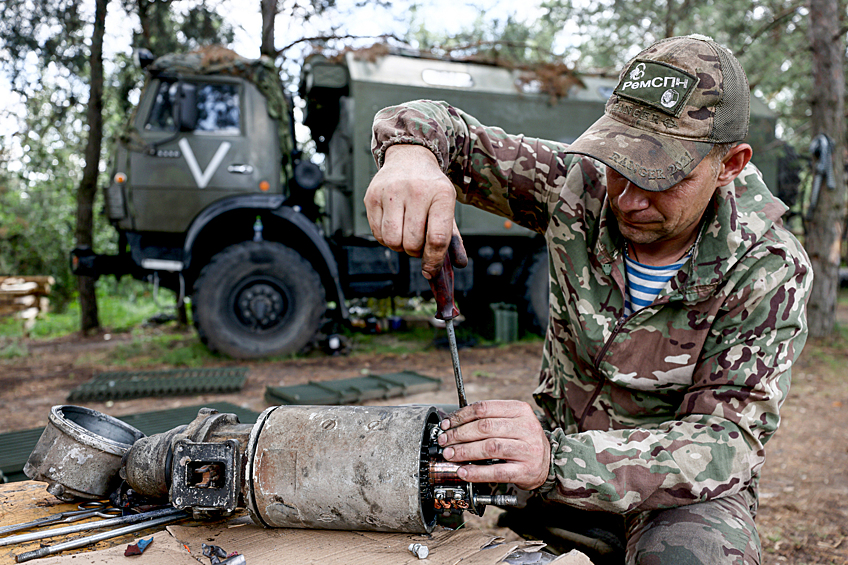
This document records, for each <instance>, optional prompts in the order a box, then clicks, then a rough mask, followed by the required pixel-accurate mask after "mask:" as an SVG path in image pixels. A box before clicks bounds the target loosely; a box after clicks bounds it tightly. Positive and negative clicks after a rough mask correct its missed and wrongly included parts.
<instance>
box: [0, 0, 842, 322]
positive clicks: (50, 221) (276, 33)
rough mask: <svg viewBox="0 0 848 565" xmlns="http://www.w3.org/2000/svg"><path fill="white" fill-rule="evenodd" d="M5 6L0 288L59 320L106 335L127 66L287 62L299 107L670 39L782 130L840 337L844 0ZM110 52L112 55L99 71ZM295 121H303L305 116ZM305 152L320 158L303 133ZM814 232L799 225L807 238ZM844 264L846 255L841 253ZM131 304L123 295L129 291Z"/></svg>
mask: <svg viewBox="0 0 848 565" xmlns="http://www.w3.org/2000/svg"><path fill="white" fill-rule="evenodd" d="M516 4H519V3H514V2H506V1H503V2H492V1H490V2H483V1H477V2H475V1H473V0H472V1H468V2H464V3H456V2H453V3H449V2H443V1H441V0H439V1H433V2H426V3H418V2H414V1H413V2H409V1H406V0H254V5H253V7H252V8H251V7H250V5H248V7H247V8H245V5H244V3H242V2H236V0H86V1H82V2H78V1H75V0H2V1H0V6H2V13H3V18H2V21H0V89H2V90H4V91H5V93H4V94H3V95H2V99H3V101H4V102H3V104H2V107H0V273H3V274H14V275H51V276H53V277H54V278H55V279H56V281H57V284H56V285H55V287H54V289H53V295H52V298H53V301H54V305H55V306H56V307H58V308H59V309H61V308H63V307H64V306H65V305H67V304H68V303H69V302H70V301H72V300H74V299H75V298H78V299H79V301H80V304H81V309H80V310H81V329H83V330H84V331H85V330H91V329H96V328H97V327H98V325H99V322H98V318H97V309H96V299H95V288H96V284H105V283H104V282H103V281H100V282H99V283H96V282H95V281H94V280H91V279H87V278H85V277H81V278H79V279H78V280H75V279H74V277H73V276H72V275H71V273H70V269H69V266H68V252H69V251H70V250H71V249H72V248H73V247H75V246H76V245H90V246H92V247H93V248H94V249H95V250H96V251H97V252H100V253H103V252H114V251H115V244H116V238H115V235H114V231H113V230H112V228H111V227H110V226H108V225H107V223H106V222H105V219H104V218H103V216H102V214H100V213H99V211H101V210H102V207H103V205H102V191H100V190H98V188H99V187H103V186H105V185H106V183H107V182H108V174H109V172H108V171H109V166H108V162H109V154H110V151H111V146H112V142H111V140H112V139H114V137H115V134H116V133H117V132H118V131H119V129H120V128H121V126H122V124H123V123H124V121H125V120H126V117H127V116H128V115H129V114H130V113H131V111H132V108H133V105H134V103H135V102H136V101H137V99H138V95H139V88H140V86H141V84H142V81H143V74H142V71H141V70H140V69H139V68H138V66H136V65H135V64H134V63H133V61H132V53H133V50H135V49H138V48H147V49H149V50H150V51H152V52H153V53H154V54H157V55H161V54H164V53H169V52H176V51H186V50H190V49H193V48H196V47H199V46H203V45H209V44H223V45H226V46H229V47H232V48H234V49H235V50H236V51H237V52H238V53H239V54H240V55H243V56H246V57H254V58H255V57H258V56H259V54H260V53H263V54H266V55H270V56H272V57H273V58H275V59H276V61H277V63H278V65H279V66H280V68H281V73H282V78H283V81H284V83H285V84H287V85H288V87H289V89H290V91H291V94H292V95H293V96H294V97H295V100H296V103H298V101H297V96H296V94H297V93H296V88H297V76H298V72H299V65H300V62H301V61H302V60H303V57H304V56H306V55H307V54H309V53H310V52H313V51H315V50H323V51H325V52H327V51H329V52H338V51H341V50H343V49H346V48H351V47H364V46H367V45H370V44H372V43H374V42H382V43H386V44H388V45H389V46H392V47H408V48H413V49H418V50H421V51H429V52H432V53H434V54H436V55H443V56H450V57H454V58H466V57H477V58H482V59H486V60H489V61H494V62H498V63H501V64H512V65H528V64H550V63H553V64H563V63H564V64H565V65H567V66H568V67H570V68H571V69H574V70H576V71H577V72H585V73H608V74H609V73H615V72H616V71H617V69H618V68H620V67H621V66H622V64H623V63H624V62H625V61H626V60H627V59H628V58H630V57H631V56H633V55H635V53H637V52H638V51H639V50H640V49H641V48H642V47H644V46H646V45H647V44H650V43H651V42H653V41H655V40H657V39H660V38H662V37H668V36H672V35H684V34H689V33H700V34H704V35H708V36H711V37H713V38H714V39H715V40H717V41H718V42H720V43H723V44H725V45H727V46H729V47H730V48H731V49H732V50H733V51H734V52H735V54H736V55H737V57H738V58H739V59H740V61H741V63H742V65H743V67H744V68H745V69H746V71H747V73H748V77H749V81H750V85H751V89H752V91H753V92H754V93H755V94H756V95H757V96H759V97H760V98H761V99H763V100H764V101H765V102H766V103H767V104H768V105H769V107H770V108H771V109H772V110H773V111H774V112H775V113H776V114H777V115H778V117H779V119H778V131H777V134H778V137H779V138H780V140H781V141H782V142H785V144H786V145H785V147H786V150H787V157H788V158H790V159H797V162H798V164H799V165H800V167H801V169H800V171H801V176H802V178H801V188H802V192H801V194H800V197H799V198H798V199H797V200H796V201H795V202H793V203H791V204H792V205H793V207H794V211H795V212H796V216H795V218H796V220H795V224H793V229H794V230H795V231H796V232H798V233H799V235H801V236H802V237H803V238H804V239H805V244H806V247H807V251H808V253H809V254H810V256H811V259H812V260H813V265H814V269H815V270H816V287H815V288H814V292H813V296H812V298H811V302H810V323H811V324H810V325H811V333H812V334H813V335H814V336H816V335H817V336H824V335H827V334H828V333H829V332H830V331H831V330H832V328H833V324H834V321H835V306H836V289H837V288H838V286H839V277H838V269H839V266H840V264H841V263H842V253H841V252H839V251H838V250H839V248H840V243H841V242H842V241H843V239H844V232H845V229H844V226H845V221H846V192H845V181H844V164H843V163H844V154H843V147H844V138H845V110H844V96H845V68H844V64H843V62H844V59H845V55H846V51H845V41H844V36H845V34H846V27H845V21H846V18H845V16H846V6H845V3H844V1H842V0H754V1H749V2H743V1H740V0H706V1H695V0H666V1H664V2H652V1H648V0H628V1H623V0H599V1H595V2H588V1H585V0H542V1H538V0H537V1H534V2H527V3H520V4H521V5H522V7H521V8H518V7H516ZM104 53H105V56H104ZM297 113H298V110H296V115H297ZM821 133H825V134H827V135H829V136H830V137H831V139H833V141H834V144H835V158H836V160H835V164H834V169H835V173H836V179H837V190H835V191H825V192H824V193H822V196H821V198H820V199H818V201H817V203H816V206H815V207H811V205H810V200H809V196H808V195H809V192H810V186H811V184H812V177H813V175H812V174H811V173H810V171H811V167H812V166H813V165H814V164H815V157H814V156H813V155H811V154H810V150H809V146H810V141H811V140H812V139H813V138H814V137H815V136H816V135H818V134H821ZM299 137H300V138H301V141H302V142H303V143H304V145H305V149H306V150H307V152H308V151H309V141H308V132H307V131H306V130H305V129H299ZM805 220H806V221H805ZM834 249H836V250H837V251H836V252H834ZM119 291H120V290H119Z"/></svg>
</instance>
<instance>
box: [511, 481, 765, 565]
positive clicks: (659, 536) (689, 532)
mask: <svg viewBox="0 0 848 565" xmlns="http://www.w3.org/2000/svg"><path fill="white" fill-rule="evenodd" d="M756 512H757V499H756V495H755V494H753V492H751V491H745V492H742V493H739V494H737V495H734V496H729V497H725V498H719V499H716V500H711V501H709V502H701V503H697V504H691V505H688V506H681V507H678V508H670V509H666V510H652V511H645V512H635V513H632V514H628V515H627V516H621V515H620V514H612V513H607V512H589V511H585V510H579V509H575V508H572V507H569V506H567V505H564V504H557V503H552V502H545V501H541V500H539V499H537V498H535V497H534V498H531V499H530V500H529V501H528V504H527V506H526V507H525V508H523V509H516V510H508V511H507V512H505V513H504V515H502V516H501V519H500V520H499V522H498V523H499V525H501V526H506V527H509V528H511V529H513V530H515V531H516V532H518V533H520V534H523V535H525V536H526V537H530V538H535V539H541V540H543V541H545V542H547V543H548V544H549V545H550V546H551V548H553V549H557V550H559V551H567V550H569V549H572V548H575V547H576V548H577V549H579V550H581V551H583V552H584V553H586V554H587V555H589V557H590V558H591V559H592V562H593V563H594V564H595V565H621V564H622V563H626V564H627V565H718V564H721V565H758V564H759V563H760V553H761V549H762V548H761V545H760V537H759V534H758V533H757V527H756V525H755V523H754V517H755V516H756ZM563 532H571V533H576V534H578V538H580V539H578V542H577V543H571V544H569V542H573V541H574V540H568V539H567V538H568V535H567V534H566V533H563ZM564 539H565V540H566V541H565V542H563V540H564ZM581 539H582V540H586V539H597V540H601V541H602V542H603V548H604V549H603V550H602V551H601V552H600V553H597V552H595V550H596V549H597V547H593V546H592V545H591V544H588V545H583V543H581Z"/></svg>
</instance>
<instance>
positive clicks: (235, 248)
mask: <svg viewBox="0 0 848 565" xmlns="http://www.w3.org/2000/svg"><path fill="white" fill-rule="evenodd" d="M192 309H193V314H194V320H195V325H196V326H197V331H198V334H199V335H200V338H201V340H202V341H203V342H204V343H205V344H206V345H207V346H208V347H209V348H210V349H212V350H213V351H219V352H221V353H224V354H226V355H229V356H230V357H234V358H238V359H250V358H258V357H268V356H271V355H287V354H290V353H296V352H297V351H299V350H300V349H302V348H303V347H304V346H305V345H306V344H307V343H309V341H310V340H311V339H312V338H313V337H314V336H315V334H316V332H317V331H318V329H319V327H320V324H321V319H322V315H323V313H324V311H325V310H326V301H325V296H324V287H323V286H322V285H321V278H320V277H319V276H318V273H316V272H315V269H313V268H312V265H311V264H310V263H309V262H308V261H306V260H305V259H304V258H303V257H301V256H300V254H298V253H297V252H296V251H294V250H293V249H291V248H289V247H286V246H285V245H282V244H280V243H275V242H270V241H261V242H252V241H250V242H245V243H239V244H236V245H232V246H230V247H227V248H226V249H224V250H223V251H221V252H220V253H218V254H217V255H215V256H214V257H212V260H211V261H210V262H209V264H208V265H206V266H205V267H204V268H203V270H202V271H201V272H200V276H199V277H198V278H197V282H196V283H195V286H194V294H193V297H192Z"/></svg>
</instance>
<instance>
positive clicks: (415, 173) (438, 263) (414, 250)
mask: <svg viewBox="0 0 848 565" xmlns="http://www.w3.org/2000/svg"><path fill="white" fill-rule="evenodd" d="M455 207H456V191H455V189H454V187H453V183H451V181H450V180H449V179H448V177H447V176H445V174H444V173H443V172H442V170H441V169H440V168H439V162H438V161H437V160H436V156H435V155H433V153H432V152H431V151H430V150H429V149H427V148H426V147H423V146H420V145H404V144H401V145H393V146H392V147H389V149H388V150H387V151H386V155H385V159H384V163H383V167H382V168H381V169H380V170H379V171H378V172H377V174H376V175H374V178H373V179H372V180H371V184H370V185H369V186H368V190H367V191H366V193H365V210H366V212H367V214H368V223H369V224H370V225H371V231H372V233H373V234H374V237H375V238H376V239H377V241H379V242H380V243H382V244H383V245H385V246H386V247H388V248H390V249H393V250H395V251H403V252H405V253H407V254H409V255H411V256H413V257H421V270H422V274H423V275H424V278H426V279H428V280H429V279H431V278H433V277H434V276H436V275H437V274H438V272H439V270H441V268H442V263H443V261H444V257H445V253H447V251H448V246H449V245H450V244H451V237H452V236H456V237H457V238H458V239H457V240H455V242H454V249H452V254H451V259H452V260H453V264H454V265H455V266H457V267H464V266H465V264H466V263H467V262H468V259H467V257H466V256H465V250H464V249H463V248H462V243H461V239H459V230H458V229H457V227H456V222H455V221H454V208H455ZM457 242H458V243H459V248H457V247H456V244H457Z"/></svg>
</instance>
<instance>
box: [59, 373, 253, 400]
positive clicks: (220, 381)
mask: <svg viewBox="0 0 848 565" xmlns="http://www.w3.org/2000/svg"><path fill="white" fill-rule="evenodd" d="M246 378H247V368H246V367H215V368H203V369H169V370H165V371H121V372H115V373H101V374H99V375H97V376H96V377H94V378H93V379H91V380H90V381H87V382H84V383H82V384H81V385H79V386H78V387H77V388H75V389H73V390H72V391H71V392H70V394H68V402H83V401H89V402H90V401H99V402H102V401H105V400H127V399H130V398H143V397H146V396H181V395H189V394H200V393H226V392H237V391H239V390H241V388H242V387H243V386H244V381H245V379H246Z"/></svg>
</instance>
